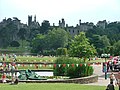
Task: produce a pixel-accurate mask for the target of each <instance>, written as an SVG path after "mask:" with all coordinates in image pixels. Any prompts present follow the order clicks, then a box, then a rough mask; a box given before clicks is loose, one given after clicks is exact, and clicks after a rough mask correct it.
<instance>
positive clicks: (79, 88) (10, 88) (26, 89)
mask: <svg viewBox="0 0 120 90" xmlns="http://www.w3.org/2000/svg"><path fill="white" fill-rule="evenodd" d="M105 88H106V87H105V86H89V85H80V84H64V83H19V84H18V85H9V84H0V90H105ZM116 90H118V87H117V88H116Z"/></svg>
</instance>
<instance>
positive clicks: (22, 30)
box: [18, 28, 27, 47]
mask: <svg viewBox="0 0 120 90" xmlns="http://www.w3.org/2000/svg"><path fill="white" fill-rule="evenodd" d="M26 34H27V30H26V29H25V28H21V29H20V30H19V32H18V36H19V37H20V39H21V40H22V47H23V40H25V39H26Z"/></svg>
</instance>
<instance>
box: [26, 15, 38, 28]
mask: <svg viewBox="0 0 120 90" xmlns="http://www.w3.org/2000/svg"><path fill="white" fill-rule="evenodd" d="M28 27H29V28H34V29H36V28H39V27H40V24H39V23H38V22H37V21H36V15H35V16H34V20H33V21H32V15H31V16H29V15H28Z"/></svg>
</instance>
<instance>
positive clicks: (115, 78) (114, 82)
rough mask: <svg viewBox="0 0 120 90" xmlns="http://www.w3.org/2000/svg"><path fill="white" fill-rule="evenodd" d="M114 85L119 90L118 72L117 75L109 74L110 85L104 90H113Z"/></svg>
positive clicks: (119, 76) (119, 73) (119, 78)
mask: <svg viewBox="0 0 120 90" xmlns="http://www.w3.org/2000/svg"><path fill="white" fill-rule="evenodd" d="M114 85H118V87H119V90H120V71H119V72H118V74H117V75H114V73H111V75H110V84H108V86H107V88H106V90H115V87H114Z"/></svg>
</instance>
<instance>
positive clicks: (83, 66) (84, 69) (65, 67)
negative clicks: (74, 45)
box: [54, 57, 93, 78]
mask: <svg viewBox="0 0 120 90" xmlns="http://www.w3.org/2000/svg"><path fill="white" fill-rule="evenodd" d="M92 74H93V67H92V66H90V64H88V63H83V62H81V60H76V59H74V58H69V57H60V58H58V59H57V60H56V61H55V64H54V75H55V76H68V77H70V78H78V77H85V76H90V75H92Z"/></svg>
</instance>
